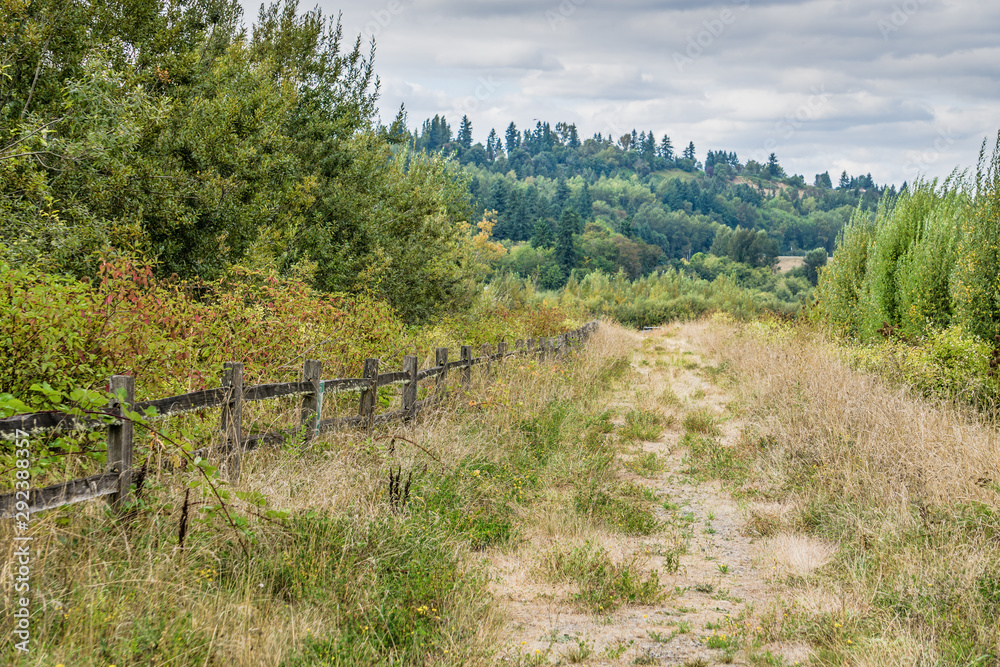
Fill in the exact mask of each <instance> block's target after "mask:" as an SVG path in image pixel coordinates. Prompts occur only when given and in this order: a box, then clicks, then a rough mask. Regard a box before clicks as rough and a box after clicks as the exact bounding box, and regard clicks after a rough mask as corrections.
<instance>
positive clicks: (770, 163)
mask: <svg viewBox="0 0 1000 667" xmlns="http://www.w3.org/2000/svg"><path fill="white" fill-rule="evenodd" d="M764 168H765V169H766V170H767V175H768V176H770V177H771V178H782V177H783V176H784V175H785V170H784V169H782V168H781V165H780V164H778V156H777V155H775V154H774V153H771V154H770V155H768V156H767V165H766V166H765V167H764Z"/></svg>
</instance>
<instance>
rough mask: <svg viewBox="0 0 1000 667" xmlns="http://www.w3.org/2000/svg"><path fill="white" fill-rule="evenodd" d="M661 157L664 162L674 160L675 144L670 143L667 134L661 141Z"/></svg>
mask: <svg viewBox="0 0 1000 667" xmlns="http://www.w3.org/2000/svg"><path fill="white" fill-rule="evenodd" d="M660 157H661V158H663V159H664V160H673V159H674V144H673V143H672V142H671V141H670V137H668V136H667V135H665V134H664V135H663V139H661V140H660Z"/></svg>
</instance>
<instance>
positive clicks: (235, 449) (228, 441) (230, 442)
mask: <svg viewBox="0 0 1000 667" xmlns="http://www.w3.org/2000/svg"><path fill="white" fill-rule="evenodd" d="M222 386H223V387H228V388H229V397H228V399H227V400H226V403H225V404H223V406H222V454H223V456H224V457H225V460H226V468H227V471H228V474H229V481H230V482H232V483H233V484H235V483H236V482H239V481H240V464H241V462H242V455H243V364H241V363H237V362H226V364H225V365H224V366H223V371H222Z"/></svg>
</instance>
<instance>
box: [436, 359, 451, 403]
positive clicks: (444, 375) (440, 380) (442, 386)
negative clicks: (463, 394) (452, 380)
mask: <svg viewBox="0 0 1000 667" xmlns="http://www.w3.org/2000/svg"><path fill="white" fill-rule="evenodd" d="M434 364H435V365H436V366H440V367H441V372H440V373H438V376H437V381H436V382H435V384H434V398H435V399H436V400H439V401H440V400H441V399H443V398H444V392H445V391H446V390H447V387H448V385H447V384H446V383H447V382H448V348H446V347H439V348H438V349H437V354H435V355H434Z"/></svg>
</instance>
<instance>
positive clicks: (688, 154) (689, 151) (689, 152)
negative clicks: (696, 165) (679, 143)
mask: <svg viewBox="0 0 1000 667" xmlns="http://www.w3.org/2000/svg"><path fill="white" fill-rule="evenodd" d="M695 154H696V153H695V149H694V142H693V141H691V142H688V145H687V148H685V149H684V152H683V154H682V157H683V158H684V159H685V160H693V159H694V156H695Z"/></svg>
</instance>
